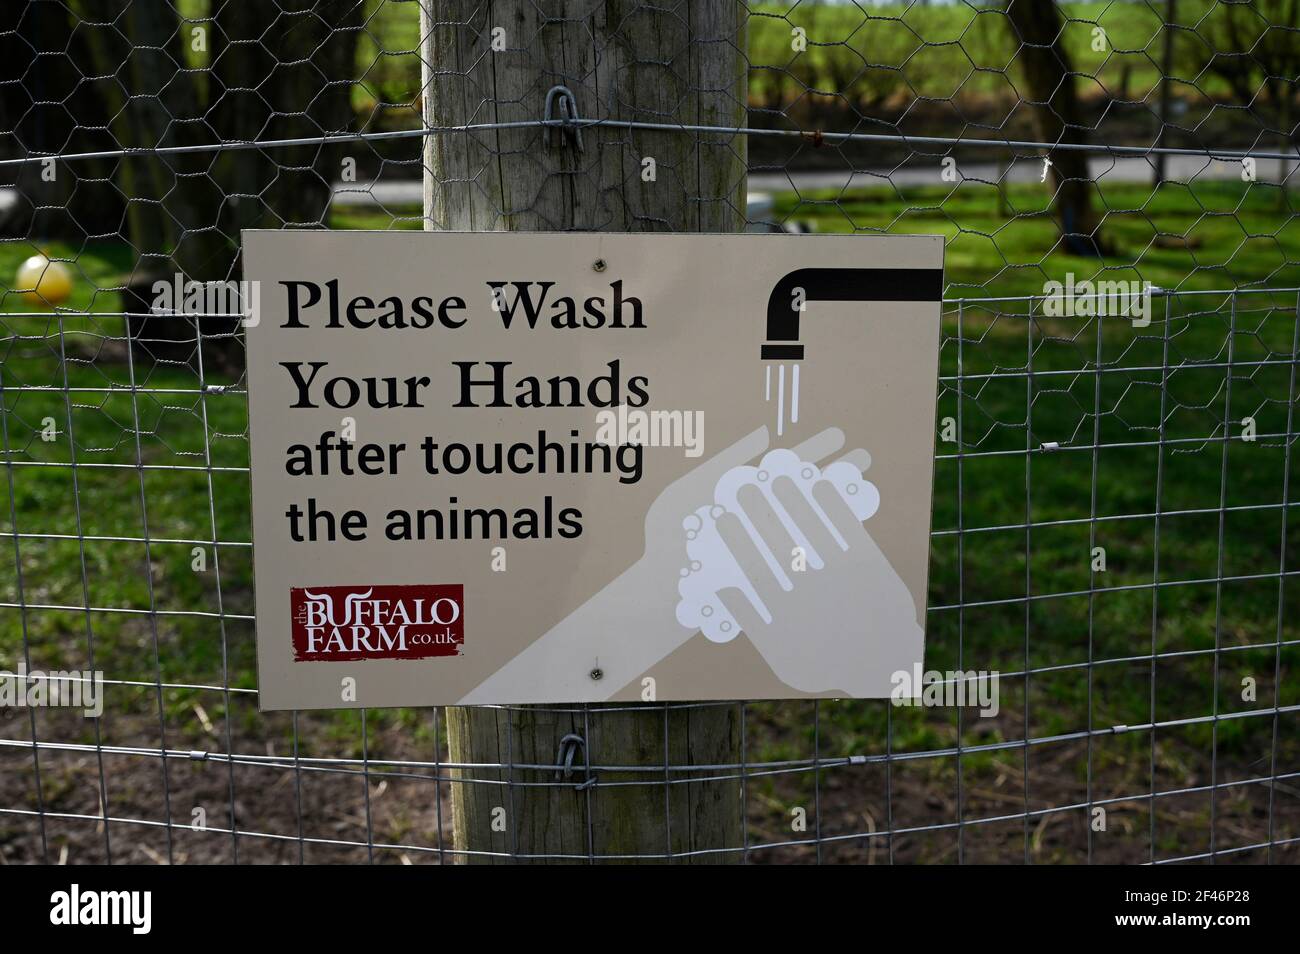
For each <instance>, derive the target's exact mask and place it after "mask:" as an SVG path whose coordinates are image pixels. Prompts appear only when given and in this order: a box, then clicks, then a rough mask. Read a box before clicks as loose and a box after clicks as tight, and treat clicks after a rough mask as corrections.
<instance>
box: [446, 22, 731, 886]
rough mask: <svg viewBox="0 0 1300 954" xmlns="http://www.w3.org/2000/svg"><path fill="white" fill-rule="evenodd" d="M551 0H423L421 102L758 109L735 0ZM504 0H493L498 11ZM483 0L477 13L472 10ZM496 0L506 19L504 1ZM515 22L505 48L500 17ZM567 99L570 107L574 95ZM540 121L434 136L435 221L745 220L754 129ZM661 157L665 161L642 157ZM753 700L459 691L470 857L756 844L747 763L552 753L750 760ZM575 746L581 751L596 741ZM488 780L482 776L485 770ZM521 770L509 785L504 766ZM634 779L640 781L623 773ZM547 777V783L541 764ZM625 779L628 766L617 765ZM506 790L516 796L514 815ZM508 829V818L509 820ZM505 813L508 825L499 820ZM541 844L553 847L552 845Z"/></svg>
mask: <svg viewBox="0 0 1300 954" xmlns="http://www.w3.org/2000/svg"><path fill="white" fill-rule="evenodd" d="M547 7H548V9H547V12H546V14H545V15H544V14H543V13H542V11H541V10H539V9H538V7H537V6H536V5H535V4H533V3H529V2H526V0H505V2H497V3H493V4H492V5H491V6H490V7H489V8H485V7H481V6H480V7H478V8H472V7H470V6H468V5H465V4H462V3H458V2H456V0H422V4H421V12H422V15H423V23H422V30H421V35H422V37H423V59H424V70H425V82H424V96H425V101H424V106H425V116H426V121H427V122H428V123H429V124H431V125H435V126H447V125H460V124H464V123H491V122H512V121H519V120H537V119H541V118H542V116H543V112H544V108H545V101H546V94H547V90H548V89H550V88H551V87H552V86H554V85H556V84H563V85H565V86H567V87H569V89H571V90H572V91H573V93H574V95H575V96H576V98H577V103H578V109H579V113H580V115H581V116H583V117H603V118H609V119H619V120H640V121H647V122H660V123H662V122H669V123H684V124H699V125H720V126H727V127H734V126H739V125H742V120H743V117H744V109H745V91H746V69H745V59H744V56H743V51H744V50H745V38H744V30H745V18H744V9H743V7H742V5H741V4H740V3H739V2H738V0H698V2H695V3H692V4H689V5H687V6H678V7H664V8H655V7H648V6H646V5H644V4H642V3H640V2H634V0H607V2H605V3H593V2H591V0H586V2H575V0H563V2H556V3H551V4H548V5H547ZM489 11H490V12H489ZM466 17H468V18H469V19H468V20H467V19H466ZM489 17H490V19H489ZM497 27H499V28H503V29H504V31H505V32H504V34H500V33H498V34H497V36H499V37H500V41H499V43H498V45H504V47H505V48H504V49H503V50H501V51H493V49H492V41H493V30H494V28H497ZM556 118H558V113H557V116H556ZM551 139H552V144H551V146H549V147H546V146H544V144H543V134H542V130H541V129H540V128H537V127H532V128H521V129H496V130H488V131H482V132H474V133H452V134H448V135H441V136H430V137H428V138H427V139H426V141H425V153H424V165H425V169H424V186H425V188H424V198H425V202H424V206H425V226H426V228H430V229H462V230H476V231H484V230H534V231H540V230H560V231H566V230H581V231H610V232H631V231H665V232H670V231H672V232H729V231H735V230H738V229H740V228H742V227H743V224H744V209H745V169H746V166H745V139H744V137H743V136H731V135H706V134H700V133H694V132H676V133H663V132H645V131H641V130H626V129H615V128H603V129H600V128H589V129H586V130H584V131H583V132H582V143H583V146H584V147H585V148H584V150H583V151H579V150H578V149H577V148H576V142H575V141H573V140H571V139H569V137H568V136H566V134H565V133H563V132H560V131H558V130H553V131H552V135H551ZM647 158H653V160H654V169H655V177H654V181H646V179H645V177H643V174H642V173H643V170H644V169H646V168H647V166H646V164H644V163H643V160H645V159H647ZM741 718H742V715H741V712H740V707H739V706H738V705H735V704H732V705H716V706H690V707H677V708H673V707H665V706H663V705H657V704H646V705H642V706H636V707H629V706H619V707H617V708H613V707H601V706H566V707H558V708H555V707H546V706H527V707H524V706H515V707H505V708H451V709H448V710H447V724H448V735H449V742H450V749H451V756H452V760H453V761H455V762H459V763H478V764H485V765H489V766H499V767H493V768H474V769H461V770H457V772H456V773H455V776H454V777H455V781H454V782H453V799H454V811H453V816H454V826H455V838H456V846H457V848H458V849H460V850H463V851H469V852H493V853H507V854H509V855H510V856H512V857H511V858H501V857H498V856H496V855H488V856H485V855H476V854H471V855H468V856H464V855H462V856H461V859H462V860H466V861H478V862H483V861H489V862H490V861H501V860H520V861H529V860H535V859H534V858H533V857H530V856H541V855H548V854H557V853H558V854H565V855H572V856H576V858H577V859H586V858H588V857H596V858H600V857H608V856H616V855H617V856H633V857H632V858H628V857H624V858H622V859H620V860H635V858H641V859H644V860H650V859H663V858H665V857H666V856H667V855H679V854H682V853H685V852H696V851H709V850H711V849H725V850H722V851H718V852H717V853H708V854H700V855H692V856H690V857H689V858H688V859H683V860H689V861H693V862H713V863H718V862H734V861H738V860H740V857H741V852H740V851H739V850H738V849H739V848H740V847H741V845H742V840H743V831H744V824H743V819H742V818H741V799H740V786H739V783H738V781H737V780H736V779H735V778H727V779H717V778H714V779H712V780H708V777H709V776H718V775H735V774H736V773H735V772H734V770H730V769H727V770H721V771H720V770H717V769H712V770H701V772H700V773H699V774H698V775H696V776H693V777H694V778H696V779H703V780H697V781H685V780H687V779H690V778H692V776H690V775H688V774H684V773H682V772H680V771H677V772H675V773H673V775H672V779H671V780H672V781H673V782H674V783H677V782H684V783H683V784H671V785H668V784H667V780H666V778H665V773H658V774H654V775H652V774H649V773H646V772H636V773H630V772H629V773H618V772H601V773H599V775H598V778H597V783H596V785H595V786H594V787H591V788H588V789H585V790H582V791H579V790H577V789H576V788H575V784H576V783H578V782H581V781H582V780H583V777H584V773H583V772H581V771H579V772H577V773H576V775H575V777H574V778H572V779H570V780H569V782H568V783H567V784H563V785H558V784H545V783H555V782H556V778H555V773H554V772H544V771H535V770H530V769H523V768H517V767H515V766H519V765H524V764H534V765H552V764H555V763H556V759H557V752H558V751H559V746H560V740H561V739H562V738H563V736H565V735H567V734H570V733H573V734H577V735H579V736H581V737H582V738H583V739H584V740H585V744H586V753H585V757H586V760H587V761H588V762H589V763H590V764H601V765H618V766H655V767H661V766H664V765H672V766H683V765H685V766H689V765H701V766H703V765H735V764H737V763H738V762H739V761H740V759H739V756H740V735H741ZM575 764H576V765H579V766H581V765H583V764H584V758H583V755H582V754H579V756H578V758H577V759H575ZM475 780H478V781H475ZM503 782H504V783H509V784H508V785H502V784H498V783H503ZM628 782H633V783H637V784H631V785H629V784H626V783H628ZM539 783H542V784H539ZM611 783H624V784H611ZM501 809H504V818H502V813H501V811H500V810H501ZM494 819H495V820H503V821H504V826H503V827H504V830H502V831H494V830H493V828H494V826H493V821H494ZM497 827H502V826H500V825H498V826H497ZM536 860H540V859H536Z"/></svg>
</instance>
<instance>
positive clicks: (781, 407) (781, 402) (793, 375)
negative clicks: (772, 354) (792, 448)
mask: <svg viewBox="0 0 1300 954" xmlns="http://www.w3.org/2000/svg"><path fill="white" fill-rule="evenodd" d="M785 378H786V374H785V365H784V364H779V365H777V370H776V436H777V437H784V436H785V422H786V416H785V407H786V401H785V398H786V384H785ZM789 390H790V423H791V424H798V423H799V365H798V364H793V365H791V366H790V389H789ZM763 400H764V401H766V402H768V403H769V404H770V403H772V366H771V365H770V364H769V365H765V366H764V387H763Z"/></svg>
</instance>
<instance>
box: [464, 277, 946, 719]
mask: <svg viewBox="0 0 1300 954" xmlns="http://www.w3.org/2000/svg"><path fill="white" fill-rule="evenodd" d="M941 283H942V273H941V272H939V271H933V270H926V269H887V268H879V269H877V268H802V269H796V270H795V271H792V272H789V273H788V274H786V275H785V277H783V278H782V279H781V280H780V281H779V282H777V283H776V284H775V285H774V286H773V288H772V291H771V293H770V295H769V297H768V303H767V323H766V331H767V334H766V342H765V343H764V344H763V345H762V347H761V350H760V357H761V358H762V360H763V362H764V397H765V399H766V402H767V403H768V404H769V405H770V404H771V403H772V401H773V399H774V398H775V410H776V420H775V435H776V438H777V439H778V440H780V439H781V438H783V437H784V436H785V431H786V423H787V420H788V421H789V423H790V424H798V423H799V413H800V408H799V403H800V399H799V389H800V380H799V379H800V364H799V362H801V361H803V360H804V358H805V350H806V349H805V345H804V344H803V343H802V342H801V340H800V323H801V320H802V318H803V316H805V315H806V314H807V311H808V309H807V305H808V303H809V302H832V301H835V302H914V301H937V300H938V299H939V289H940V287H941ZM771 441H772V435H771V432H770V431H769V429H768V428H767V427H761V428H759V429H757V430H755V431H752V432H751V433H749V434H748V435H747V436H745V437H743V438H742V439H740V440H739V441H737V442H736V443H734V444H732V445H731V446H730V447H728V448H726V449H725V450H723V451H722V452H721V453H719V454H717V455H715V456H714V457H712V458H710V459H708V460H705V461H704V462H703V463H701V464H699V465H698V466H696V467H695V468H693V469H692V470H690V471H689V472H687V473H685V474H683V475H681V476H679V477H678V478H677V479H675V480H674V481H673V482H672V483H670V484H669V485H668V486H667V487H666V488H665V489H664V490H663V491H662V492H661V493H660V494H659V496H658V497H657V498H656V499H655V501H654V502H653V503H652V504H651V505H650V508H649V511H648V513H647V514H646V520H645V551H644V553H643V554H642V556H641V558H640V559H639V560H637V561H636V562H635V563H634V564H633V565H632V566H631V567H629V568H628V569H627V570H625V571H624V572H623V573H622V574H620V575H619V576H618V577H617V578H615V579H614V580H612V581H611V582H610V583H609V584H607V585H606V586H605V587H604V588H603V589H602V590H601V591H600V592H598V593H596V594H595V596H593V597H591V598H590V599H589V600H587V601H586V602H585V603H583V604H582V605H581V606H579V607H578V608H577V609H576V610H575V611H574V612H572V613H570V614H569V615H568V617H566V618H565V619H564V620H562V621H561V622H560V623H559V624H558V625H556V626H554V627H553V628H552V629H551V630H550V631H548V632H547V633H546V634H544V635H543V636H542V637H541V638H539V639H538V640H536V641H535V642H534V643H533V644H531V645H530V646H529V647H528V648H527V649H526V650H525V651H524V652H522V653H520V654H519V655H518V656H516V657H515V658H514V659H513V660H511V661H510V662H509V663H508V664H507V665H505V666H504V667H502V668H501V669H500V670H498V671H497V672H496V673H495V674H494V675H492V676H491V677H489V678H488V679H487V680H485V681H484V682H483V683H481V684H480V685H479V686H478V687H477V688H475V689H474V690H473V691H472V692H471V693H469V695H467V696H465V697H464V698H463V699H462V700H461V702H462V703H466V704H469V703H479V702H494V701H498V700H501V699H514V700H519V701H526V700H527V699H528V698H529V688H530V687H533V686H537V685H545V686H547V687H548V689H549V691H550V693H551V695H552V696H555V695H556V694H557V693H558V694H559V695H562V696H563V698H571V699H573V700H575V701H601V700H605V699H608V698H610V697H612V696H613V695H614V694H616V693H618V692H619V691H620V690H621V689H623V687H625V686H627V685H629V684H630V683H632V682H633V681H634V680H637V679H639V678H641V677H642V676H643V675H644V674H645V673H647V672H648V671H649V670H651V669H652V667H654V666H655V665H657V664H658V663H660V662H661V661H662V660H664V659H665V658H666V657H667V656H668V655H670V654H671V653H672V652H674V651H675V650H676V649H678V648H679V647H680V646H681V645H682V644H683V643H685V642H686V641H687V640H689V639H691V638H693V637H694V636H695V635H696V633H702V634H703V635H704V637H705V638H707V639H708V640H710V641H712V642H713V643H718V644H725V643H729V642H731V641H733V640H735V639H736V638H737V637H738V636H740V635H741V634H742V633H743V634H744V635H745V636H746V637H747V638H748V639H749V641H750V643H751V644H752V645H753V647H754V648H755V649H756V650H757V651H758V653H759V654H760V655H761V656H762V659H763V661H764V662H765V663H766V664H767V666H768V667H769V668H770V669H771V670H772V672H773V673H774V674H775V675H776V677H777V678H778V679H780V680H781V681H782V682H783V683H784V684H785V685H787V686H789V687H790V688H791V689H793V690H796V691H798V692H805V693H842V694H847V695H852V696H857V697H873V696H887V695H889V693H890V689H891V677H892V675H893V674H894V673H895V672H898V671H902V670H910V669H911V668H912V666H913V665H914V664H915V663H917V662H918V661H920V660H921V659H922V655H923V649H924V641H925V630H924V626H923V619H924V616H923V614H924V607H918V605H917V603H916V600H914V598H913V596H912V593H911V591H910V590H909V589H908V587H907V585H906V583H905V582H904V581H903V578H902V576H901V575H900V574H899V572H898V571H897V570H896V569H895V567H894V566H893V565H892V564H891V563H890V561H889V559H888V558H887V557H886V556H885V554H884V552H883V551H882V550H881V549H880V547H879V546H878V545H877V543H876V541H875V540H874V539H873V538H872V535H871V533H870V532H869V531H868V529H867V523H866V522H867V521H870V520H871V519H872V517H873V516H874V515H875V514H876V513H877V511H878V510H879V509H880V508H881V507H882V506H886V507H887V506H888V501H882V500H881V495H880V492H879V490H878V488H877V487H876V485H875V484H874V483H873V482H872V481H871V480H869V479H867V477H866V476H865V474H864V472H865V471H867V470H868V469H869V468H870V467H871V455H870V454H869V453H868V452H867V451H866V450H864V449H861V448H859V449H855V450H851V451H849V452H848V453H845V454H841V451H842V449H843V447H844V443H845V437H844V433H843V431H841V430H840V429H839V428H838V427H828V428H826V429H825V430H823V431H821V432H820V433H818V434H817V435H816V436H815V437H812V438H810V439H808V440H806V441H803V442H802V443H800V444H798V445H796V446H794V447H781V446H777V447H772V446H771ZM836 455H840V456H836ZM611 634H617V639H616V640H614V639H611ZM611 646H617V650H616V651H612V650H611ZM596 672H599V673H600V674H601V676H600V679H599V680H597V679H595V678H582V677H581V676H580V675H579V673H582V674H584V675H589V674H590V673H596Z"/></svg>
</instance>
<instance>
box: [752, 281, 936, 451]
mask: <svg viewBox="0 0 1300 954" xmlns="http://www.w3.org/2000/svg"><path fill="white" fill-rule="evenodd" d="M942 298H943V269H940V268H799V269H795V270H794V271H793V272H790V273H789V274H787V275H786V276H785V277H784V278H782V279H781V280H780V281H779V282H777V283H776V284H775V285H773V286H772V293H771V294H770V295H768V298H767V342H766V343H765V344H764V345H763V347H762V349H761V350H760V356H761V357H762V359H763V361H764V362H770V361H780V362H785V361H793V362H799V361H802V360H803V356H804V346H803V344H802V343H801V342H800V341H799V316H800V315H801V314H802V313H803V312H804V310H805V309H806V307H807V303H808V302H810V301H871V302H889V301H940V300H942ZM764 378H765V382H766V384H765V399H766V400H767V401H771V400H772V365H771V364H765V366H764ZM785 392H786V366H785V364H784V363H782V364H779V365H778V366H777V410H776V433H777V435H778V436H780V435H782V434H784V433H785ZM790 422H791V423H792V424H797V423H799V365H798V364H797V363H796V364H794V365H792V366H791V368H790Z"/></svg>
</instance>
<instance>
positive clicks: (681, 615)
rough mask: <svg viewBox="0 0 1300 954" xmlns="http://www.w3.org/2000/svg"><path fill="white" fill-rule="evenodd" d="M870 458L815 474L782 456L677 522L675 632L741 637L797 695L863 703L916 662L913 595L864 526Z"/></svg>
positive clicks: (871, 503)
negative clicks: (841, 696)
mask: <svg viewBox="0 0 1300 954" xmlns="http://www.w3.org/2000/svg"><path fill="white" fill-rule="evenodd" d="M836 433H837V432H834V431H828V432H825V433H824V435H823V436H824V437H826V438H828V439H835V435H836ZM870 461H871V458H870V455H868V454H867V453H866V451H861V450H859V451H856V452H854V453H852V454H850V455H848V456H846V457H844V458H841V459H840V460H837V461H835V462H834V463H832V464H830V465H829V466H827V467H826V468H825V469H824V470H822V469H821V468H819V467H818V466H817V465H816V464H815V463H813V462H812V461H807V460H801V459H800V457H799V455H798V454H796V453H794V452H793V451H791V450H784V449H781V450H773V451H769V452H768V453H767V454H765V455H764V456H763V458H762V460H761V462H760V463H759V464H758V466H756V467H755V466H749V465H744V466H740V467H735V468H732V469H731V470H729V471H727V472H726V473H725V474H723V476H722V478H721V479H720V480H719V481H718V483H717V486H716V488H715V491H714V502H713V503H712V504H710V505H708V506H704V507H700V508H699V509H697V510H696V511H695V512H694V513H692V514H690V515H689V516H687V517H686V519H685V520H683V521H682V527H683V530H684V531H685V544H686V552H687V555H688V556H689V558H690V559H689V562H688V563H687V564H686V566H684V567H683V568H682V569H681V571H680V574H679V575H680V579H679V582H678V584H677V590H678V593H679V595H680V597H681V599H680V601H679V602H678V604H677V610H676V613H677V621H678V623H680V624H681V625H682V626H684V627H686V628H687V629H689V630H692V631H694V630H697V629H698V630H699V631H700V632H702V633H703V634H704V635H705V636H706V637H707V638H709V639H710V640H712V641H714V642H717V643H722V642H728V641H730V640H732V639H735V638H736V636H737V635H739V634H740V632H742V631H743V632H745V634H746V635H747V636H748V637H749V639H750V640H751V642H753V644H754V646H755V647H756V648H757V649H758V650H759V652H760V653H762V655H763V658H764V660H765V661H766V662H767V663H768V665H769V666H771V667H772V670H773V672H775V673H776V675H777V676H778V677H779V678H780V679H781V680H782V681H783V682H785V683H787V684H788V685H790V686H791V687H793V688H795V689H799V690H802V691H804V692H826V691H831V690H836V689H839V690H843V691H846V692H851V693H853V694H854V695H870V694H871V693H872V691H873V689H878V688H880V687H881V686H883V685H886V684H887V683H888V679H889V675H890V674H891V673H893V672H895V671H896V670H898V669H900V668H906V666H907V665H910V664H911V662H912V661H913V660H915V659H919V658H920V653H921V649H922V642H923V639H924V633H923V631H922V630H921V627H920V626H919V625H918V624H917V621H916V607H915V604H914V603H913V600H912V597H911V594H910V593H909V592H908V590H907V587H906V586H905V585H904V583H903V581H902V579H901V578H900V577H899V576H898V574H897V573H896V572H894V569H893V567H891V566H890V565H889V562H888V561H887V560H886V559H885V557H884V554H883V553H881V551H880V549H879V547H877V546H876V544H875V542H874V541H873V540H872V539H871V536H870V534H869V533H868V532H867V530H866V528H865V527H863V525H862V524H863V521H865V520H867V519H869V518H870V517H871V516H872V515H873V514H874V513H875V512H876V510H877V508H878V507H879V506H880V494H879V492H878V491H877V490H876V488H875V486H874V485H873V484H872V483H871V482H870V481H868V480H865V479H864V477H863V473H862V471H863V469H865V468H866V467H869V466H870ZM795 514H799V515H800V516H799V517H798V518H797V517H796V516H795ZM791 557H793V559H792V558H791ZM728 591H733V592H735V593H738V594H740V597H741V600H739V601H736V600H729V599H728V598H727V596H726V594H727V593H728ZM728 602H730V603H731V604H732V606H733V607H735V612H733V611H732V609H731V608H729V607H728V605H727V604H728ZM846 610H848V612H846ZM738 613H743V614H744V615H745V616H747V617H748V619H747V620H744V621H742V619H740V618H738V615H737V614H738ZM823 647H825V649H826V650H827V651H823ZM846 662H847V663H850V665H849V666H845V663H846Z"/></svg>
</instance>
